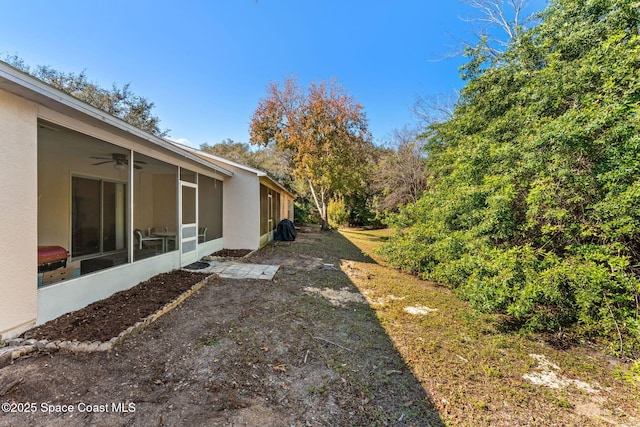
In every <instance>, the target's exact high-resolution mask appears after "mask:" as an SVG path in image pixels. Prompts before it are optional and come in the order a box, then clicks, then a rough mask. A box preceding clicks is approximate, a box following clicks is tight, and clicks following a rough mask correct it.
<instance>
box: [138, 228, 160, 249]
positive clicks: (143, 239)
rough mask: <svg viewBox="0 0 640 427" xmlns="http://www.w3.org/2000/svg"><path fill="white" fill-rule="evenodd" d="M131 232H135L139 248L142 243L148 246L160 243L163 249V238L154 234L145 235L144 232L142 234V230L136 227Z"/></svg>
mask: <svg viewBox="0 0 640 427" xmlns="http://www.w3.org/2000/svg"><path fill="white" fill-rule="evenodd" d="M133 233H134V234H135V236H136V238H137V239H138V247H139V249H142V244H143V243H147V244H149V245H150V246H155V245H157V244H160V246H161V247H162V248H163V250H164V238H162V237H156V236H145V235H144V234H142V231H140V230H139V229H137V228H136V229H135V230H133Z"/></svg>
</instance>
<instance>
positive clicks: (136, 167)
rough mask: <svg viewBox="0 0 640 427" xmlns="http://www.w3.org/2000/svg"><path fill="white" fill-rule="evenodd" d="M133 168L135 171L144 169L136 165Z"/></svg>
mask: <svg viewBox="0 0 640 427" xmlns="http://www.w3.org/2000/svg"><path fill="white" fill-rule="evenodd" d="M133 168H134V169H142V166H138V165H136V164H134V165H133Z"/></svg>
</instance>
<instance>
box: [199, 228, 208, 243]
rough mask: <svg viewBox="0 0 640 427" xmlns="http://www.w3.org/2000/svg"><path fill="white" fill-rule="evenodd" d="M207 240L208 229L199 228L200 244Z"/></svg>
mask: <svg viewBox="0 0 640 427" xmlns="http://www.w3.org/2000/svg"><path fill="white" fill-rule="evenodd" d="M206 240H207V227H199V228H198V243H202V242H204V241H206Z"/></svg>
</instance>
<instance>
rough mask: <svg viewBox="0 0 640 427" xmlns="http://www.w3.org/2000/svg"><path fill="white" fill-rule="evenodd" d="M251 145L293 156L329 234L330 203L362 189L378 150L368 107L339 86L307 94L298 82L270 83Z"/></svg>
mask: <svg viewBox="0 0 640 427" xmlns="http://www.w3.org/2000/svg"><path fill="white" fill-rule="evenodd" d="M250 141H251V143H252V144H259V145H263V146H268V145H270V144H275V145H277V146H278V147H279V148H280V149H282V150H286V151H287V152H289V153H290V156H289V157H290V158H291V166H292V167H293V169H294V171H295V174H296V177H298V178H300V179H303V180H305V181H306V182H307V183H308V185H309V189H310V190H311V195H312V196H313V200H314V202H315V205H316V208H317V209H318V213H319V214H320V218H321V220H322V229H323V230H326V229H328V222H327V204H328V202H329V200H330V199H331V197H332V196H334V195H336V194H340V193H344V192H345V191H349V190H351V189H353V188H354V187H355V186H357V185H359V183H360V180H361V179H362V176H363V172H364V170H366V168H367V166H368V164H369V162H368V159H369V155H370V153H371V148H372V144H371V135H370V133H369V130H368V123H367V119H366V115H365V113H364V109H363V106H362V105H361V104H360V103H358V102H356V101H355V100H354V98H353V97H351V96H350V95H348V94H347V93H346V92H345V91H344V89H342V88H341V87H340V86H339V85H338V84H337V82H336V81H335V80H330V81H323V82H320V83H312V84H311V85H310V86H309V88H308V89H307V90H304V89H303V88H301V87H300V86H299V85H298V82H297V81H296V80H295V79H294V78H289V79H287V80H286V81H285V82H284V85H283V86H282V87H280V86H279V85H278V84H277V83H273V82H272V83H270V84H269V86H268V87H267V96H266V97H265V98H263V99H262V100H261V101H260V103H259V104H258V108H257V109H256V111H255V112H254V114H253V117H252V119H251V125H250Z"/></svg>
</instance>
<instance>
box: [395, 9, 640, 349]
mask: <svg viewBox="0 0 640 427" xmlns="http://www.w3.org/2000/svg"><path fill="white" fill-rule="evenodd" d="M638 13H639V12H638V7H637V2H636V1H630V0H623V1H613V0H591V1H582V0H555V1H552V2H551V3H550V5H549V6H548V8H547V9H546V10H545V12H544V13H543V14H542V16H541V20H540V23H539V24H538V25H537V26H536V27H535V28H533V29H531V30H529V31H528V32H525V33H524V34H522V35H521V37H519V38H518V39H516V40H514V41H513V43H512V45H511V47H510V48H509V49H508V50H507V51H506V52H505V53H504V55H503V56H502V57H501V58H499V60H498V61H496V62H493V63H491V64H487V63H486V62H485V63H484V69H480V68H479V69H478V70H479V71H478V70H476V73H475V74H473V73H472V74H471V75H473V76H474V77H473V78H471V79H470V80H469V81H468V84H467V86H466V88H465V89H464V90H463V92H462V95H461V98H460V101H459V103H458V105H457V108H456V110H455V113H454V115H453V117H452V118H451V119H450V120H449V121H447V122H444V123H441V124H437V125H434V126H432V127H431V128H430V129H428V130H427V132H426V133H427V135H428V137H429V140H428V144H427V150H428V153H427V154H428V163H427V164H428V169H429V173H430V176H429V182H430V188H429V189H428V190H427V191H426V192H425V194H424V196H423V197H422V198H421V199H420V200H418V201H417V202H416V203H413V204H409V205H406V206H404V207H403V208H402V209H401V210H400V212H399V213H398V214H397V215H394V216H392V217H391V220H390V221H391V224H392V225H394V226H396V227H397V228H398V230H399V231H398V233H397V235H396V236H395V237H394V238H392V239H391V240H390V241H389V243H388V244H387V245H386V247H385V248H384V251H385V253H386V254H387V255H388V256H389V259H390V261H391V262H392V263H393V264H394V265H396V266H398V267H400V268H403V269H407V270H411V271H414V272H417V273H419V274H421V275H422V276H423V277H425V278H428V279H433V280H437V281H440V282H445V283H449V284H451V285H453V286H454V287H455V288H456V289H457V290H458V291H459V293H460V294H461V295H462V296H463V297H465V298H467V299H469V300H470V301H471V302H472V303H473V304H474V305H475V306H476V307H478V308H479V309H482V310H488V311H497V312H503V313H507V314H510V315H512V316H514V317H515V318H516V319H518V320H519V321H520V322H521V324H522V325H523V326H524V328H527V329H534V330H557V329H559V328H566V327H569V326H571V327H573V328H574V330H576V331H579V332H581V333H583V334H586V335H592V336H593V335H597V336H601V337H604V338H606V339H608V340H609V342H610V343H611V344H612V347H613V348H614V349H615V350H617V351H623V352H634V351H635V352H638V351H640V297H639V294H640V281H639V278H638V272H639V270H638V269H639V267H640V37H639V35H638V31H639V28H640V19H639V17H638ZM474 52H475V54H477V55H481V50H476V51H474ZM483 59H484V58H482V57H481V56H480V57H474V58H472V59H471V62H472V63H474V64H478V63H482V60H483Z"/></svg>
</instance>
